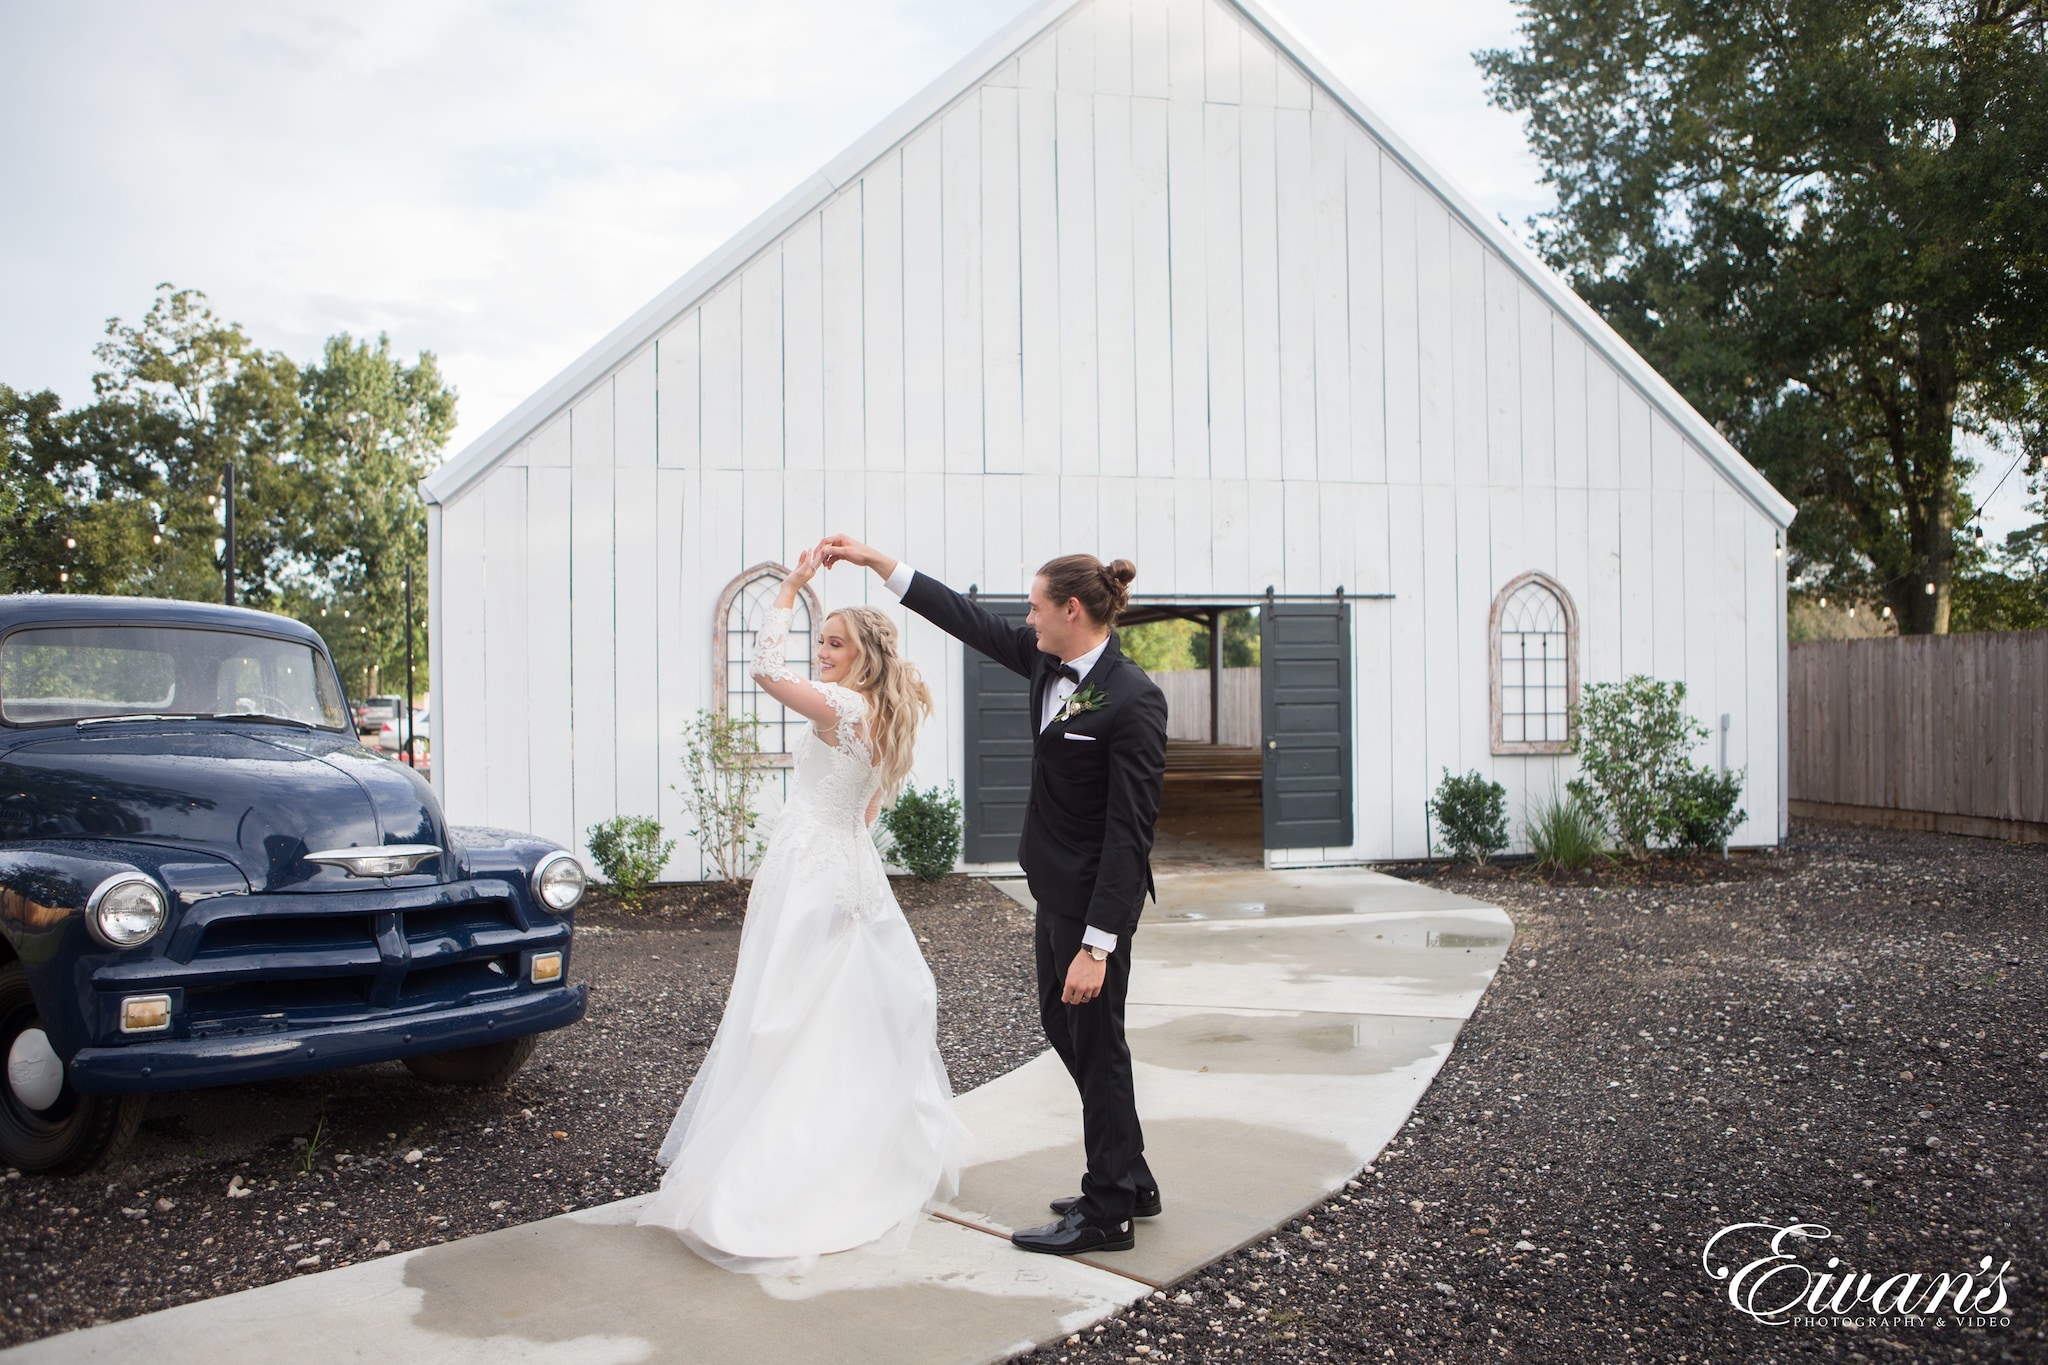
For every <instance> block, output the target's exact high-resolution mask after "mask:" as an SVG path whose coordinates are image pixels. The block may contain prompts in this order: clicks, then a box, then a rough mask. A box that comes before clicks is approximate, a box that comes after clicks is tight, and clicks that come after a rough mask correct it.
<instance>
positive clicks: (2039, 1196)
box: [1029, 820, 2048, 1365]
mask: <svg viewBox="0 0 2048 1365" xmlns="http://www.w3.org/2000/svg"><path fill="white" fill-rule="evenodd" d="M1386 870H1389V871H1396V872H1399V873H1400V874H1401V875H1404V876H1411V877H1414V878H1415V879H1417V880H1425V881H1430V882H1433V883H1435V884H1437V885H1441V886H1445V887H1448V888H1453V889H1457V890H1461V891H1467V892H1470V893H1471V894H1473V895H1474V896H1477V897H1481V898H1484V899H1487V900H1490V901H1492V902H1494V903H1495V904H1498V905H1500V906H1502V907H1504V908H1505V909H1506V910H1507V911H1508V913H1509V914H1510V915H1511V916H1513V918H1514V921H1515V926H1516V932H1515V942H1514V950H1513V952H1512V953H1511V955H1510V957H1509V960H1508V961H1507V962H1506V963H1504V964H1503V965H1502V967H1501V970H1500V973H1499V975H1498V976H1497V978H1496V979H1495V981H1494V983H1493V985H1492V986H1491V987H1490V988H1489V989H1488V991H1487V993H1486V995H1485V997H1484V998H1483V999H1482V1000H1481V1002H1480V1005H1479V1008H1478V1010H1477V1011H1476V1012H1475V1013H1474V1015H1473V1017H1472V1020H1471V1023H1470V1024H1469V1025H1467V1027H1466V1028H1465V1030H1464V1032H1463V1033H1462V1034H1461V1035H1460V1036H1459V1038H1458V1042H1457V1045H1456V1047H1455V1048H1454V1049H1453V1050H1452V1052H1451V1055H1450V1057H1449V1058H1448V1059H1447V1060H1446V1061H1445V1063H1444V1067H1443V1070H1442V1071H1441V1072H1440V1073H1439V1074H1438V1076H1437V1079H1436V1083H1435V1084H1434V1085H1433V1086H1431V1088H1430V1090H1429V1092H1428V1093H1427V1094H1426V1095H1425V1096H1424V1097H1423V1099H1422V1102H1421V1104H1420V1105H1419V1106H1418V1107H1417V1109H1416V1113H1415V1115H1414V1119H1413V1121H1412V1122H1411V1123H1410V1124H1409V1125H1408V1127H1407V1129H1406V1131H1405V1133H1404V1135H1403V1136H1401V1137H1400V1138H1398V1139H1397V1140H1396V1141H1395V1142H1394V1143H1393V1144H1392V1145H1390V1147H1389V1148H1388V1150H1387V1151H1386V1152H1385V1153H1384V1154H1383V1156H1382V1158H1381V1160H1380V1161H1379V1162H1378V1163H1377V1164H1376V1165H1375V1166H1372V1167H1368V1168H1367V1170H1366V1171H1365V1172H1364V1173H1362V1174H1361V1176H1360V1178H1359V1180H1358V1181H1356V1182H1354V1184H1355V1188H1353V1189H1351V1190H1348V1191H1346V1192H1344V1193H1342V1194H1340V1195H1338V1196H1337V1197H1336V1198H1333V1199H1331V1200H1329V1201H1328V1202H1326V1203H1324V1204H1323V1205H1322V1206H1321V1207H1319V1208H1316V1209H1314V1210H1313V1211H1311V1212H1310V1213H1309V1214H1308V1215H1307V1216H1306V1217H1304V1218H1302V1219H1299V1220H1297V1221H1296V1222H1295V1223H1294V1224H1291V1225H1290V1226H1289V1227H1288V1228H1287V1229H1285V1230H1283V1231H1282V1232H1280V1233H1279V1234H1277V1235H1275V1236H1273V1237H1271V1238H1267V1239H1264V1240H1262V1241H1260V1242H1257V1243H1254V1244H1253V1245H1252V1246H1250V1247H1247V1248H1245V1249H1243V1250H1241V1251H1239V1252H1238V1253H1236V1254H1235V1255H1232V1256H1229V1257H1226V1258H1225V1259H1223V1260H1222V1261H1220V1262H1218V1263H1216V1264H1215V1265H1212V1266H1210V1267H1209V1268H1208V1269H1207V1270H1205V1271H1203V1272H1202V1273H1201V1274H1200V1275H1199V1276H1197V1277H1195V1279H1193V1280H1192V1281H1190V1282H1188V1283H1186V1284H1184V1285H1182V1286H1180V1288H1179V1291H1178V1292H1177V1293H1176V1294H1175V1295H1174V1296H1172V1297H1166V1296H1159V1297H1157V1298H1156V1299H1155V1301H1154V1302H1151V1303H1149V1304H1147V1305H1146V1306H1145V1307H1144V1308H1143V1309H1141V1310H1140V1311H1137V1312H1132V1313H1126V1314H1124V1315H1122V1316H1120V1317H1119V1318H1118V1319H1116V1320H1115V1321H1114V1322H1112V1323H1109V1324H1107V1325H1105V1326H1104V1327H1103V1328H1102V1329H1101V1330H1099V1331H1091V1332H1089V1333H1086V1334H1084V1335H1083V1337H1082V1338H1081V1339H1079V1340H1076V1341H1074V1342H1072V1343H1070V1344H1061V1345H1056V1346H1054V1347H1052V1348H1051V1349H1046V1350H1040V1351H1038V1352H1036V1353H1034V1354H1033V1355H1032V1356H1030V1357H1029V1359H1030V1360H1031V1361H1032V1362H1033V1365H1051V1363H1052V1362H1056V1361H1069V1362H1081V1361H1088V1362H1097V1361H1105V1360H1108V1361H1125V1360H1135V1359H1149V1360H1167V1361H1233V1362H1234V1361H1240V1360H1244V1361H1258V1362H1266V1361H1312V1360H1360V1361H1376V1360H1396V1361H1429V1362H1434V1361H1484V1360H1524V1361H1551V1360H1559V1361H1562V1360H1572V1361H1578V1360H1595V1361H1614V1360H1645V1361H1652V1360H1654V1361H1702V1362H1706V1361H1711V1362H1721V1361H1745V1362H1760V1361H1790V1360H1842V1361H1859V1360H1872V1361H1937V1360H1939V1361H1946V1360H1972V1361H1976V1360H2000V1361H2003V1360H2011V1361H2023V1360H2024V1361H2039V1360H2044V1359H2048V1315H2044V1312H2043V1304H2042V1290H2043V1284H2044V1276H2043V1269H2044V1266H2048V1185H2044V1180H2043V1177H2044V1174H2048V1172H2044V1169H2043V1168H2044V1162H2043V1160H2042V1157H2043V1147H2044V1144H2048V1094H2044V1080H2048V1016H2044V1012H2043V1011H2044V1006H2048V989H2044V985H2048V971H2044V966H2048V963H2044V957H2048V914H2044V907H2048V847H2044V846H2041V845H2024V844H2007V843H2000V842H1995V841H1991V840H1983V839H1967V838H1961V837H1956V836H1949V835H1939V834H1915V833H1902V832H1893V831H1887V830H1876V829H1865V828H1859V827H1855V826H1849V825H1834V824H1825V823H1821V822H1815V821H1805V820H1797V821H1794V822H1793V831H1792V838H1791V840H1790V841H1789V843H1788V845H1787V848H1786V849H1785V851H1784V852H1783V853H1781V854H1778V855H1775V856H1773V855H1767V854H1737V855H1735V856H1734V857H1733V858H1731V859H1730V860H1729V862H1728V863H1726V864H1722V863H1721V861H1720V860H1719V859H1705V860H1701V861H1699V862H1697V863H1693V864H1690V865H1683V864H1676V865H1675V864H1671V863H1669V862H1663V861H1661V860H1660V861H1653V862H1652V863H1650V864H1648V865H1646V866H1645V868H1643V869H1641V870H1640V871H1639V872H1638V873H1637V874H1636V875H1634V876H1633V877H1631V878H1629V879H1628V880H1627V881H1620V880H1617V879H1616V878H1615V877H1613V876H1609V877H1606V878H1603V879H1600V880H1602V881H1603V882H1604V883H1605V884H1599V885H1579V886H1574V885H1556V886H1553V885H1548V884H1546V883H1544V882H1543V881H1541V880H1539V879H1537V878H1536V877H1534V876H1533V874H1532V873H1531V872H1530V871H1529V870H1528V869H1526V868H1516V869H1501V868H1494V869H1487V870H1485V871H1475V870H1450V869H1446V868H1444V867H1442V866H1438V867H1434V868H1425V867H1416V866H1410V867H1405V868H1398V869H1392V868H1390V869H1386ZM1143 1098H1144V1097H1143V1095H1142V1093H1141V1094H1140V1096H1139V1100H1140V1103H1141V1105H1142V1103H1143ZM1162 1194H1163V1196H1164V1198H1165V1199H1166V1200H1167V1201H1168V1204H1169V1212H1170V1205H1171V1201H1172V1200H1173V1198H1174V1197H1175V1194H1176V1191H1173V1190H1164V1191H1162ZM1183 1197H1195V1194H1194V1192H1192V1191H1189V1192H1185V1194H1184V1195H1183ZM1795 1220H1798V1221H1806V1222H1812V1223H1820V1224H1824V1225H1825V1226H1826V1227H1827V1228H1828V1229H1829V1230H1830V1231H1831V1232H1832V1233H1833V1240H1832V1242H1831V1244H1830V1246H1831V1247H1832V1250H1833V1254H1835V1255H1838V1256H1840V1257H1841V1259H1842V1261H1843V1264H1844V1266H1845V1267H1846V1268H1848V1269H1852V1270H1858V1271H1870V1272H1871V1273H1872V1274H1873V1275H1874V1276H1875V1277H1877V1278H1879V1279H1882V1278H1883V1277H1885V1276H1888V1275H1891V1274H1895V1273H1900V1272H1909V1271H1919V1272H1921V1273H1923V1274H1927V1275H1931V1274H1934V1273H1937V1272H1962V1271H1966V1270H1976V1269H1978V1263H1979V1261H1980V1260H1981V1258H1982V1257H1985V1256H1990V1257H1994V1258H1995V1260H1994V1262H1993V1266H1994V1268H1996V1266H1997V1265H1998V1264H1999V1263H2002V1262H2005V1261H2008V1260H2009V1261H2010V1262H2011V1270H2010V1271H2009V1272H2007V1274H2006V1276H2005V1283H2006V1286H2007V1292H2008V1295H2009V1297H2010V1300H2011V1306H2010V1308H2009V1310H2008V1312H2007V1314H2005V1315H2001V1316H2003V1317H2006V1318H2007V1319H2008V1323H2007V1325H1998V1326H1992V1327H1988V1328H1967V1327H1959V1326H1957V1325H1956V1323H1955V1320H1954V1317H1953V1315H1950V1317H1949V1318H1948V1320H1947V1322H1946V1324H1944V1325H1937V1324H1934V1323H1932V1322H1929V1323H1926V1324H1924V1325H1920V1326H1910V1325H1900V1324H1897V1323H1892V1324H1886V1325H1877V1326H1868V1327H1839V1326H1833V1325H1825V1326H1814V1325H1805V1326H1802V1325H1785V1326H1777V1327H1767V1326H1761V1325H1758V1324H1756V1323H1754V1322H1751V1321H1750V1320H1749V1319H1746V1318H1744V1317H1742V1316H1741V1315H1740V1314H1739V1313H1737V1311H1736V1310H1735V1309H1734V1308H1733V1307H1732V1306H1731V1305H1730V1304H1729V1302H1728V1300H1727V1298H1726V1294H1725V1286H1724V1285H1721V1284H1717V1283H1716V1282H1714V1281H1711V1280H1709V1279H1708V1277H1707V1275H1706V1273H1705V1271H1704V1270H1703V1268H1702V1264H1701V1252H1702V1248H1703V1246H1704V1244H1705V1243H1706V1240H1707V1239H1708V1238H1709V1237H1711V1236H1712V1235H1713V1234H1714V1233H1715V1232H1716V1231H1717V1230H1718V1229H1720V1228H1721V1227H1722V1226H1723V1225H1725V1224H1729V1223H1736V1222H1745V1221H1751V1222H1770V1223H1773V1224H1776V1225H1779V1226H1782V1225H1784V1224H1787V1223H1791V1222H1793V1221H1795ZM1140 1235H1141V1236H1142V1235H1143V1234H1142V1232H1141V1233H1140ZM1756 1254H1762V1249H1761V1248H1759V1249H1758V1250H1757V1251H1755V1252H1749V1253H1746V1254H1745V1255H1744V1256H1742V1257H1741V1258H1740V1259H1741V1260H1748V1259H1750V1258H1751V1256H1753V1255H1756ZM1824 1258H1825V1253H1823V1254H1822V1255H1818V1256H1814V1255H1809V1256H1807V1257H1804V1258H1802V1259H1804V1260H1806V1262H1807V1263H1808V1264H1810V1265H1813V1266H1815V1267H1816V1268H1819V1265H1820V1263H1821V1262H1822V1261H1823V1260H1824ZM1739 1263H1740V1262H1739V1261H1738V1264H1739ZM1781 1283H1782V1282H1781Z"/></svg>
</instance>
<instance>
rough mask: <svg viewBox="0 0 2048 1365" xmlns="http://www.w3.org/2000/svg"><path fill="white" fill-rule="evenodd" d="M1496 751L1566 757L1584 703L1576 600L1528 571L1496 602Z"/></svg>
mask: <svg viewBox="0 0 2048 1365" xmlns="http://www.w3.org/2000/svg"><path fill="white" fill-rule="evenodd" d="M1488 630H1489V633H1490V634H1491V636H1492V638H1493V668H1492V674H1493V678H1492V689H1491V690H1492V694H1493V752H1495V753H1497V754H1556V753H1563V752H1564V751H1565V750H1566V749H1567V748H1569V747H1570V745H1571V741H1572V734H1571V725H1570V715H1571V713H1570V707H1571V706H1572V705H1573V703H1575V702H1577V701H1578V697H1579V647H1578V639H1579V621H1578V613H1577V611H1576V610H1575V609H1574V608H1573V607H1572V599H1571V594H1569V593H1567V592H1566V591H1565V590H1564V587H1563V585H1561V584H1560V583H1558V581H1557V580H1556V579H1554V578H1552V577H1550V575H1548V574H1543V573H1533V572H1532V573H1525V574H1523V575H1522V576H1521V577H1519V578H1517V579H1515V580H1514V581H1513V582H1512V583H1509V584H1508V585H1507V586H1506V587H1505V588H1502V589H1501V590H1500V595H1499V596H1498V597H1496V598H1494V599H1493V616H1492V620H1491V621H1490V622H1489V623H1488Z"/></svg>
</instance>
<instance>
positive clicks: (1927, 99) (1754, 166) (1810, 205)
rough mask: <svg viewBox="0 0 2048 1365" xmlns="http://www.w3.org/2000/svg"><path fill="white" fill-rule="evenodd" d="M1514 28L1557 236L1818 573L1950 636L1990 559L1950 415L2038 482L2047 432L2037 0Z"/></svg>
mask: <svg viewBox="0 0 2048 1365" xmlns="http://www.w3.org/2000/svg"><path fill="white" fill-rule="evenodd" d="M1521 16H1522V24H1521V28H1522V37H1523V40H1524V42H1523V45H1522V46H1521V47H1520V48H1519V49H1514V50H1500V51H1492V52H1485V53H1480V54H1477V56H1478V60H1479V62H1480V64H1481V66H1482V67H1483V68H1484V69H1485V71H1486V73H1487V75H1488V78H1489V81H1490V84H1491V90H1492V96H1493V99H1494V101H1495V102H1496V103H1497V104H1499V105H1501V106H1502V107H1504V108H1507V109H1510V110H1515V111H1518V112H1521V113H1523V114H1526V115H1527V118H1528V127H1529V136H1530V139H1531V143H1532V145H1533V147H1534V149H1535V151H1536V153H1537V155H1538V156H1539V158H1540V159H1541V160H1542V162H1543V165H1544V167H1545V178H1546V180H1547V181H1548V183H1550V184H1551V185H1552V186H1553V187H1554V188H1555V190H1556V192H1557V196H1558V205H1557V208H1556V210H1555V211H1554V212H1553V213H1552V214H1550V215H1548V217H1547V218H1546V219H1544V220H1543V221H1542V223H1541V224H1540V225H1539V231H1538V235H1537V241H1538V246H1539V250H1541V252H1542V254H1543V255H1544V256H1545V257H1546V258H1547V259H1548V260H1549V262H1550V263H1551V264H1552V265H1553V266H1555V267H1556V268H1558V269H1559V270H1561V271H1562V272H1564V273H1565V274H1566V276H1567V277H1568V278H1569V279H1570V280H1571V282H1572V284H1573V286H1574V287H1575V288H1576V289H1577V290H1578V291H1579V293H1580V294H1581V295H1583V296H1584V297H1585V298H1586V299H1587V301H1588V302H1589V303H1590V304H1592V306H1593V307H1594V308H1595V309H1597V310H1598V311H1599V312H1600V313H1601V314H1602V315H1603V316H1604V317H1605V318H1606V319H1607V320H1608V321H1609V322H1610V323H1611V324H1613V326H1614V327H1615V328H1616V330H1618V331H1619V332H1620V333H1621V334H1622V335H1623V336H1624V337H1626V338H1627V339H1628V340H1629V341H1630V342H1631V343H1632V344H1633V345H1635V346H1636V348H1637V349H1638V350H1640V351H1641V352H1642V353H1643V354H1644V356H1645V357H1646V358H1647V359H1649V360H1650V361H1651V363H1653V364H1655V365H1656V366H1657V367H1658V368H1659V369H1660V370H1661V371H1662V372H1663V373H1664V374H1666V375H1667V376H1669V377H1670V378H1671V379H1672V381H1673V382H1674V383H1675V384H1677V386H1678V387H1679V388H1680V389H1681V390H1682V391H1683V392H1684V393H1685V395H1686V397H1687V398H1688V399H1690V400H1691V402H1692V403H1693V404H1694V406H1696V407H1697V408H1698V409H1699V410H1700V411H1701V412H1702V413H1703V414H1705V415H1706V416H1707V417H1708V418H1709V419H1710V420H1711V421H1713V422H1714V423H1715V424H1716V425H1717V426H1719V427H1720V429H1721V430H1722V431H1723V432H1724V433H1725V434H1727V436H1728V437H1729V438H1730V440H1732V441H1733V442H1734V443H1735V444H1736V445H1737V446H1738V447H1740V448H1741V449H1742V450H1743V451H1744V452H1745V454H1747V455H1748V457H1749V458H1750V459H1751V461H1752V462H1754V463H1755V464H1756V465H1757V466H1758V467H1759V469H1761V470H1762V471H1763V472H1764V474H1765V475H1766V476H1767V477H1769V478H1770V479H1771V481H1772V482H1773V483H1774V484H1776V485H1777V486H1778V487H1779V488H1781V489H1783V490H1784V491H1785V492H1786V494H1787V495H1788V496H1790V497H1792V498H1793V499H1794V501H1795V502H1797V503H1798V505H1799V507H1800V515H1799V518H1798V519H1797V521H1795V522H1794V524H1793V526H1792V531H1791V541H1790V545H1791V550H1792V552H1793V560H1792V568H1793V571H1794V573H1795V575H1797V577H1798V578H1799V581H1800V582H1801V584H1802V586H1805V587H1808V588H1810V589H1813V590H1815V591H1825V592H1830V593H1832V594H1833V595H1835V596H1837V597H1841V598H1862V599H1864V600H1882V601H1884V602H1885V603H1887V604H1888V605H1889V606H1890V607H1891V609H1892V611H1893V613H1894V615H1895V616H1896V617H1897V618H1898V620H1899V623H1900V629H1901V630H1902V631H1908V632H1914V633H1925V632H1930V631H1942V630H1946V629H1948V627H1949V625H1950V612H1951V592H1952V589H1953V585H1954V583H1955V582H1956V580H1957V578H1958V577H1959V576H1962V575H1967V574H1968V573H1969V572H1971V571H1972V570H1973V569H1974V568H1976V567H1977V566H1978V565H1979V564H1981V559H1980V558H1979V557H1978V556H1979V552H1977V551H1976V550H1975V547H1974V545H1973V543H1971V541H1970V540H1969V538H1967V537H1959V536H1957V534H1956V528H1957V526H1958V525H1959V524H1961V523H1962V522H1963V521H1966V520H1967V518H1968V515H1969V513H1970V508H1969V504H1968V498H1967V495H1966V494H1965V493H1964V492H1963V491H1962V480H1963V478H1964V477H1965V476H1966V475H1967V474H1968V473H1969V472H1970V466H1969V462H1968V461H1967V460H1966V459H1965V460H1959V459H1958V457H1957V455H1956V451H1955V433H1956V431H1957V430H1959V429H1960V430H1965V431H1971V432H1976V433H1978V434H1981V435H1982V436H1984V437H1985V438H1986V440H1987V441H1988V442H1990V444H1991V446H1992V448H1993V449H1994V450H1995V451H2000V452H2010V451H2020V452H2024V453H2025V454H2026V456H2027V458H2028V460H2029V464H2030V471H2029V472H2030V473H2031V472H2033V471H2034V470H2036V469H2038V468H2039V467H2040V462H2041V457H2042V453H2043V450H2044V448H2048V440H2044V424H2048V398H2044V382H2043V381H2044V377H2048V364H2044V354H2048V176H2044V175H2043V174H2042V168H2043V167H2044V166H2048V38H2044V24H2043V15H2042V12H2041V9H2040V7H2039V6H2038V5H2037V4H2033V3H2026V2H2025V0H1976V2H1974V3H1961V2H1960V0H1942V2H1940V3H1926V2H1911V0H1891V2H1890V3H1850V2H1848V0H1523V4H1522V7H1521ZM1959 542H1960V543H1959ZM1929 583H1931V584H1933V587H1934V590H1933V592H1932V593H1929V592H1928V590H1927V585H1928V584H1929Z"/></svg>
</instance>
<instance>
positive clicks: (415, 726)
mask: <svg viewBox="0 0 2048 1365" xmlns="http://www.w3.org/2000/svg"><path fill="white" fill-rule="evenodd" d="M431 719H432V717H431V715H430V714H429V713H428V711H427V708H425V707H424V706H415V707H414V708H413V711H412V734H413V740H414V747H415V748H416V749H418V750H419V751H420V752H422V753H424V752H426V747H427V736H428V734H429V733H431V732H430V730H429V729H428V722H429V721H430V720H431ZM363 737H364V738H365V739H367V740H369V741H370V743H372V744H374V745H375V746H376V747H378V748H379V749H385V750H388V751H390V752H392V753H396V752H398V751H399V750H400V749H403V748H404V747H405V713H404V711H403V709H401V710H400V711H398V712H397V713H395V714H393V715H392V716H390V717H389V718H387V719H385V720H380V721H378V722H377V727H376V729H375V731H374V732H368V731H366V732H365V734H364V736H363Z"/></svg>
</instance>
